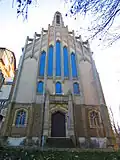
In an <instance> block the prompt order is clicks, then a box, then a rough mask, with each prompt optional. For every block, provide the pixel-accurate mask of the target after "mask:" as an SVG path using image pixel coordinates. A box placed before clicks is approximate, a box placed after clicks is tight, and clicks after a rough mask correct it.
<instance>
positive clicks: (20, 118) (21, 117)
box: [15, 110, 26, 127]
mask: <svg viewBox="0 0 120 160" xmlns="http://www.w3.org/2000/svg"><path fill="white" fill-rule="evenodd" d="M25 125H26V111H24V110H19V111H18V112H17V114H16V119H15V126H17V127H19V126H25Z"/></svg>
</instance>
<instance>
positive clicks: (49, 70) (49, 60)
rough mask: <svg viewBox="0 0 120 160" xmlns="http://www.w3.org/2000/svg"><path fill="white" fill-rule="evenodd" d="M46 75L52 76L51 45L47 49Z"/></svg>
mask: <svg viewBox="0 0 120 160" xmlns="http://www.w3.org/2000/svg"><path fill="white" fill-rule="evenodd" d="M48 76H53V46H52V45H51V46H50V47H49V51H48Z"/></svg>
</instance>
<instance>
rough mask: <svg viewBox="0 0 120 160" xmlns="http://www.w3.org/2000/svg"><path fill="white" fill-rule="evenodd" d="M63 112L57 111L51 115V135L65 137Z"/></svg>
mask: <svg viewBox="0 0 120 160" xmlns="http://www.w3.org/2000/svg"><path fill="white" fill-rule="evenodd" d="M65 128H66V126H65V114H64V113H61V112H59V111H57V112H55V113H53V114H52V116H51V137H66V129H65Z"/></svg>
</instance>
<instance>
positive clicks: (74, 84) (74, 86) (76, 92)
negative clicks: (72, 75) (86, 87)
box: [73, 82, 80, 94]
mask: <svg viewBox="0 0 120 160" xmlns="http://www.w3.org/2000/svg"><path fill="white" fill-rule="evenodd" d="M73 91H74V94H80V89H79V84H78V83H77V82H75V83H73Z"/></svg>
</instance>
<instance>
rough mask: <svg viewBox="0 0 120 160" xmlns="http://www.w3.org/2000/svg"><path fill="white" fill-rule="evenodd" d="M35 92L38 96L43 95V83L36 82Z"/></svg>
mask: <svg viewBox="0 0 120 160" xmlns="http://www.w3.org/2000/svg"><path fill="white" fill-rule="evenodd" d="M37 91H38V93H40V94H43V82H38V86H37Z"/></svg>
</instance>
